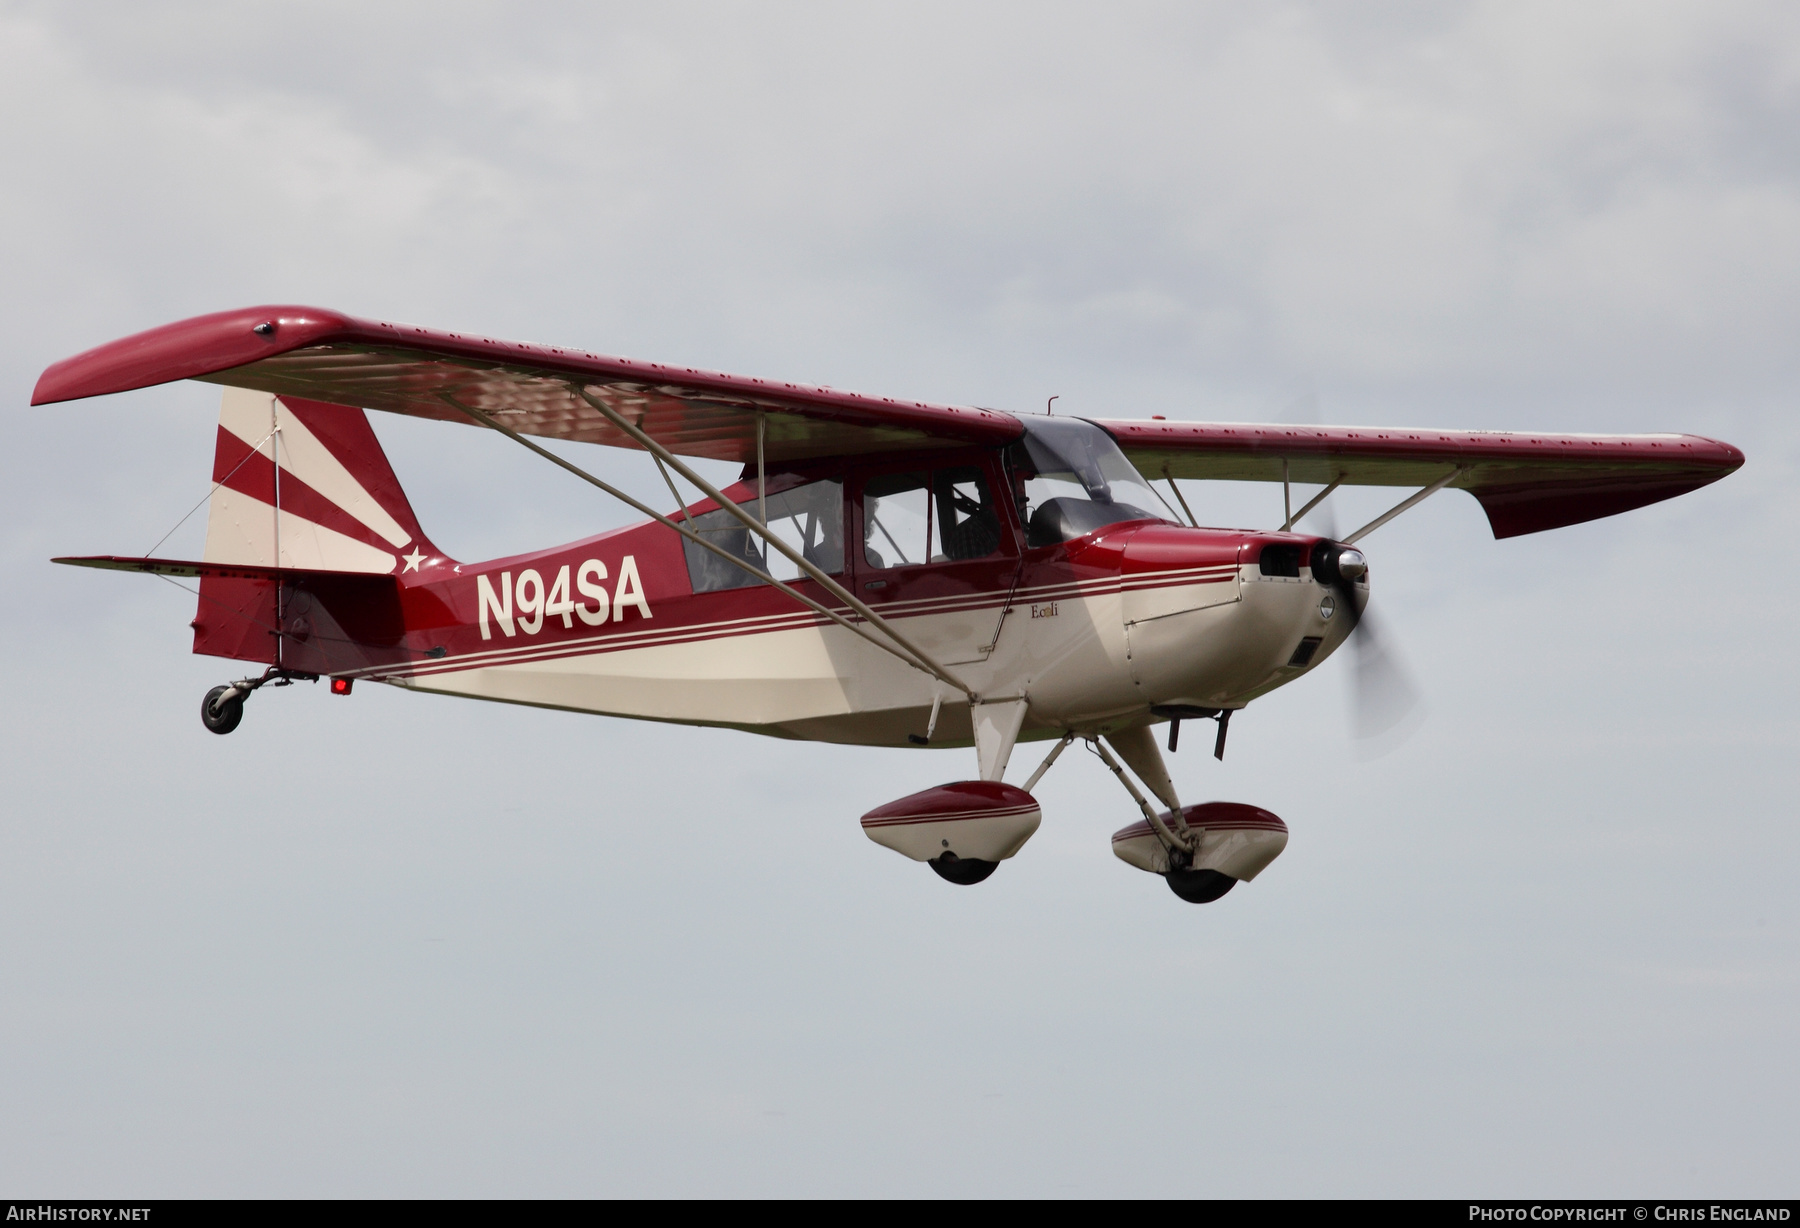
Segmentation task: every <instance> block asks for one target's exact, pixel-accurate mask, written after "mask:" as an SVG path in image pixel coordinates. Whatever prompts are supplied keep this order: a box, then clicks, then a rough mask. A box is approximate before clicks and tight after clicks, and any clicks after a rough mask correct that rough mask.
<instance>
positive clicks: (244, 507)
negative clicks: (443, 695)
mask: <svg viewBox="0 0 1800 1228" xmlns="http://www.w3.org/2000/svg"><path fill="white" fill-rule="evenodd" d="M213 483H214V490H213V494H212V504H211V507H210V509H209V514H208V517H207V522H206V549H205V552H204V554H203V555H202V560H203V561H204V562H205V563H208V564H214V565H222V566H237V567H243V568H246V569H249V568H258V569H275V568H282V569H287V568H298V569H303V570H305V571H308V572H313V573H319V572H328V573H336V574H335V576H329V575H313V576H310V577H306V578H299V579H293V580H285V581H284V580H281V579H278V578H276V577H275V576H273V575H264V576H261V577H258V576H255V575H254V574H249V573H239V574H238V575H221V574H217V573H211V574H209V573H207V572H202V573H201V579H200V608H199V611H198V612H197V613H196V615H195V617H194V623H193V627H194V651H195V652H197V653H206V654H209V655H213V656H222V657H235V658H237V659H239V660H246V661H261V662H265V663H267V664H271V665H280V666H283V667H285V668H290V669H300V670H307V671H310V672H315V673H332V672H337V671H339V670H344V669H351V668H356V667H360V666H364V665H369V664H374V663H377V662H378V661H385V660H390V659H397V657H398V656H403V655H404V654H403V652H401V650H400V644H399V641H400V638H401V636H402V635H403V633H404V620H403V619H402V618H401V616H400V604H399V586H398V584H396V582H395V581H396V579H397V578H398V577H399V576H400V575H402V574H404V573H405V572H408V571H418V570H419V569H420V566H421V564H422V563H424V562H426V561H428V560H429V561H431V562H438V561H442V556H441V555H440V554H439V553H438V551H437V549H436V548H435V547H434V546H432V544H431V543H430V541H429V540H427V539H426V537H425V534H424V532H423V531H422V530H421V529H420V528H419V522H418V519H417V518H416V517H415V516H414V515H413V510H412V505H411V504H410V503H408V502H407V498H406V494H405V492H404V491H402V490H401V489H400V481H399V479H398V478H396V477H395V476H394V470H393V467H392V466H391V465H389V464H388V459H387V455H386V454H385V453H384V452H383V451H382V450H381V444H380V442H379V441H378V440H377V439H376V438H375V432H374V430H373V429H371V428H370V426H369V420H368V417H367V416H366V415H365V414H364V412H363V411H362V410H360V409H352V408H350V407H348V406H344V405H331V404H327V403H325V402H323V401H308V400H302V399H300V398H297V397H288V396H273V395H271V394H269V393H266V392H254V391H251V390H250V389H247V388H227V389H225V399H224V403H223V405H222V406H221V408H220V411H219V433H218V443H217V447H216V448H215V451H214V454H213ZM378 577H379V579H378ZM371 585H372V586H373V587H371Z"/></svg>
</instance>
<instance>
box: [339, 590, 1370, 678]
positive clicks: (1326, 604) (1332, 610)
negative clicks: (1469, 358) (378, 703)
mask: <svg viewBox="0 0 1800 1228" xmlns="http://www.w3.org/2000/svg"><path fill="white" fill-rule="evenodd" d="M1336 613H1337V598H1336V597H1327V598H1325V600H1323V601H1321V602H1319V617H1320V618H1330V617H1331V616H1332V615H1333V614H1336ZM332 685H334V686H335V685H336V684H335V683H333V684H332Z"/></svg>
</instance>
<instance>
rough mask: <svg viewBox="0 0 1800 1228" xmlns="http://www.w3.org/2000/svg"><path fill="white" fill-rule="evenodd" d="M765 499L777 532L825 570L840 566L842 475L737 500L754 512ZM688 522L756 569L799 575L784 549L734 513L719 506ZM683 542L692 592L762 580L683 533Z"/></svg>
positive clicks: (787, 577) (779, 577)
mask: <svg viewBox="0 0 1800 1228" xmlns="http://www.w3.org/2000/svg"><path fill="white" fill-rule="evenodd" d="M763 503H767V504H768V508H769V529H770V531H771V532H773V533H774V534H775V536H776V537H779V538H780V539H781V540H782V541H784V542H786V543H787V544H788V545H789V546H791V547H792V548H793V549H794V550H795V551H796V552H798V553H799V555H800V556H801V557H802V558H804V559H805V560H806V561H807V562H809V563H811V564H813V565H814V566H815V567H817V568H818V569H819V570H820V571H823V572H825V573H826V574H827V575H836V574H837V573H838V572H841V571H843V570H844V484H843V483H842V482H841V481H839V480H837V479H836V478H832V479H829V480H827V481H823V482H809V483H808V484H806V485H805V486H796V487H794V488H793V489H792V490H785V491H782V492H781V493H779V494H771V495H769V496H768V498H767V499H764V500H759V499H757V498H756V496H755V495H754V494H752V495H750V496H748V497H746V498H744V499H742V500H740V501H739V503H738V506H739V507H741V508H743V509H744V510H745V511H747V512H749V513H750V514H751V515H752V516H754V515H756V509H757V508H758V507H759V506H760V505H761V504H763ZM692 527H693V529H694V531H695V532H696V533H698V534H699V535H700V536H701V537H704V538H705V539H706V540H708V541H710V542H712V543H713V544H714V545H716V546H719V547H721V548H723V549H724V550H725V551H726V552H727V553H728V554H731V555H733V556H734V557H737V558H741V559H743V560H744V561H745V562H747V563H749V564H750V565H751V566H752V567H755V568H757V569H758V570H762V571H767V572H768V573H769V574H770V575H772V576H774V577H775V578H776V579H777V580H789V581H791V580H797V579H800V578H801V575H800V569H799V568H798V567H796V566H795V565H794V564H793V563H791V562H789V561H788V559H787V557H786V556H785V555H783V554H781V553H780V552H778V551H774V550H767V549H766V548H765V547H764V546H763V544H762V542H761V540H760V539H757V538H754V537H753V536H752V535H751V533H750V531H749V530H748V529H746V528H744V526H743V525H742V524H741V523H739V521H738V519H737V517H735V516H733V515H732V514H731V513H730V512H728V511H726V510H724V509H723V508H720V509H719V510H718V511H716V512H703V513H701V514H700V515H698V516H695V517H694V518H693V522H692ZM681 544H682V548H683V549H684V550H685V551H686V554H687V565H688V579H689V580H691V581H692V582H693V585H694V591H695V592H696V593H712V592H718V591H719V590H721V589H729V588H748V587H749V586H750V585H752V584H760V583H761V581H760V580H758V579H757V578H756V577H755V576H753V575H751V574H750V573H749V572H747V571H745V570H744V569H743V568H742V567H739V566H738V565H737V564H735V563H733V562H731V560H730V559H723V558H720V557H719V556H718V555H716V554H714V553H713V552H712V551H710V550H705V549H702V548H701V547H700V546H697V545H695V544H694V543H693V542H691V541H689V540H688V539H686V538H683V539H682V542H681ZM765 555H766V556H767V558H766V560H765V557H764V556H765Z"/></svg>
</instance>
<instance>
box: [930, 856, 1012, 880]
mask: <svg viewBox="0 0 1800 1228" xmlns="http://www.w3.org/2000/svg"><path fill="white" fill-rule="evenodd" d="M925 864H926V865H928V866H930V867H931V868H932V869H933V870H936V871H937V876H938V877H939V878H941V879H943V880H944V881H945V882H947V883H955V884H956V885H957V886H958V887H973V886H974V885H975V884H976V883H978V882H980V881H981V880H982V879H984V878H986V877H987V876H988V875H990V874H992V873H993V872H994V871H995V870H998V869H999V868H1000V863H999V862H997V861H982V860H981V859H980V858H978V857H958V856H957V855H956V854H955V853H945V854H943V855H942V856H941V857H933V858H932V859H931V860H930V861H928V862H926V863H925Z"/></svg>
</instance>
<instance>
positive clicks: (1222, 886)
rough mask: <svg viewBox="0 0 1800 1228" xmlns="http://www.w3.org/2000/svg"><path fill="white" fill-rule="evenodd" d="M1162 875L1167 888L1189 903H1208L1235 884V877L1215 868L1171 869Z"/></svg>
mask: <svg viewBox="0 0 1800 1228" xmlns="http://www.w3.org/2000/svg"><path fill="white" fill-rule="evenodd" d="M1163 877H1164V878H1166V879H1168V880H1169V890H1170V891H1173V892H1174V893H1175V894H1176V895H1178V896H1180V897H1181V898H1182V899H1184V900H1186V901H1187V902H1188V903H1190V904H1210V903H1212V902H1213V901H1214V900H1216V899H1218V898H1219V897H1220V896H1222V895H1224V894H1225V893H1226V892H1227V891H1230V890H1231V889H1232V888H1233V887H1235V886H1237V879H1235V878H1233V877H1231V875H1229V874H1221V873H1219V872H1218V871H1217V870H1171V871H1169V872H1168V873H1167V874H1165V875H1163Z"/></svg>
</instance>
